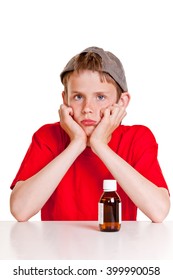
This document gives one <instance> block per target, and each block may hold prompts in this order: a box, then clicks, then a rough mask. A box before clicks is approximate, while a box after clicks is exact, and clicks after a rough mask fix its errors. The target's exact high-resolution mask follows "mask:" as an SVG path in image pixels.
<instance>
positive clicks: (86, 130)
mask: <svg viewBox="0 0 173 280" xmlns="http://www.w3.org/2000/svg"><path fill="white" fill-rule="evenodd" d="M94 128H95V127H93V126H88V127H86V128H85V129H84V131H85V133H86V136H87V137H90V136H91V134H92V133H93V131H94Z"/></svg>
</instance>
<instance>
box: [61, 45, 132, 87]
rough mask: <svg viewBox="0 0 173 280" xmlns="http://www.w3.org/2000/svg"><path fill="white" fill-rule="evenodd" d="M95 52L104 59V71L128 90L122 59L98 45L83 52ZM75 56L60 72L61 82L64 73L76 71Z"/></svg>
mask: <svg viewBox="0 0 173 280" xmlns="http://www.w3.org/2000/svg"><path fill="white" fill-rule="evenodd" d="M88 52H93V53H96V54H98V55H99V56H100V57H101V59H102V71H103V72H105V73H107V74H109V75H110V76H111V77H112V78H113V79H114V80H115V81H116V82H117V83H118V84H119V85H120V87H121V88H122V90H123V91H128V88H127V82H126V76H125V72H124V68H123V65H122V63H121V61H120V60H119V59H118V58H117V57H116V56H115V55H114V54H113V53H111V52H108V51H104V50H103V49H101V48H98V47H89V48H87V49H85V50H83V51H82V52H81V53H79V54H82V53H88ZM75 58H76V56H74V57H73V58H72V59H70V61H69V62H68V63H67V65H66V66H65V68H64V70H63V71H62V72H61V74H60V78H61V82H62V80H63V77H64V74H65V73H67V72H70V71H74V70H75V69H74V64H75Z"/></svg>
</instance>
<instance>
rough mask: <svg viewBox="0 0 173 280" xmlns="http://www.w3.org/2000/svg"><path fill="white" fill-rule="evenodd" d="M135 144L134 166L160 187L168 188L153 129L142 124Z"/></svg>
mask: <svg viewBox="0 0 173 280" xmlns="http://www.w3.org/2000/svg"><path fill="white" fill-rule="evenodd" d="M133 145H134V149H135V153H134V154H136V156H137V159H136V160H135V162H136V163H135V165H134V168H135V169H136V170H137V171H139V172H140V173H141V174H142V175H143V176H145V177H146V178H147V179H148V180H150V181H151V182H152V183H154V184H155V185H157V186H158V187H163V188H166V189H168V186H167V183H166V181H165V178H164V176H163V173H162V170H161V167H160V164H159V161H158V144H157V142H156V139H155V137H154V135H153V133H152V132H151V130H150V129H149V128H147V127H145V126H142V127H141V131H139V133H138V134H137V136H136V137H135V141H134V143H133Z"/></svg>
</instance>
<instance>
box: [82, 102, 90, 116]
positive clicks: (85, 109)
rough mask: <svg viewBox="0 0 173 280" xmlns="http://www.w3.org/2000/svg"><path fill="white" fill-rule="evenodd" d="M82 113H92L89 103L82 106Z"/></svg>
mask: <svg viewBox="0 0 173 280" xmlns="http://www.w3.org/2000/svg"><path fill="white" fill-rule="evenodd" d="M82 112H83V113H84V114H88V113H92V112H93V109H92V104H91V102H86V103H85V104H84V106H83V110H82Z"/></svg>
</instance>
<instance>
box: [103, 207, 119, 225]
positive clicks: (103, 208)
mask: <svg viewBox="0 0 173 280" xmlns="http://www.w3.org/2000/svg"><path fill="white" fill-rule="evenodd" d="M118 207H119V209H118V214H119V224H121V221H122V209H121V202H119V203H118ZM98 222H99V224H100V225H103V224H104V222H105V221H104V203H101V202H99V203H98Z"/></svg>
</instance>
